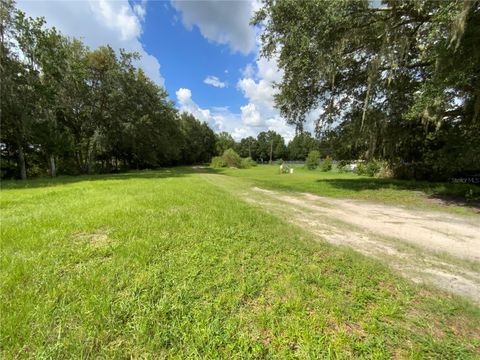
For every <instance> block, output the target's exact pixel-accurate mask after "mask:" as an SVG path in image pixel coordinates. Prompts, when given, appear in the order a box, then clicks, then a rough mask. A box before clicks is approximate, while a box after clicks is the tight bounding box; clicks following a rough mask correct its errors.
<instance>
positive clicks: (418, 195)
mask: <svg viewBox="0 0 480 360" xmlns="http://www.w3.org/2000/svg"><path fill="white" fill-rule="evenodd" d="M221 172H222V173H223V174H226V175H230V176H235V177H239V178H242V179H244V180H247V181H249V182H250V183H251V184H252V185H256V186H259V187H264V188H268V189H279V190H286V191H302V192H310V193H313V194H317V195H320V196H327V197H338V198H351V199H361V200H368V201H375V202H382V203H387V204H395V205H405V206H409V207H416V208H419V207H420V208H426V209H434V210H446V211H451V212H457V213H466V214H469V213H473V212H476V210H475V209H472V205H475V206H474V207H477V209H478V207H479V203H480V187H479V186H475V185H468V184H450V183H431V182H426V181H406V180H394V179H385V178H372V177H367V176H358V175H356V174H353V173H339V172H336V171H330V172H321V171H320V170H314V171H310V170H306V169H304V168H303V167H301V166H296V167H294V174H279V171H278V166H276V165H274V166H273V165H262V166H257V167H255V168H251V169H233V168H231V169H223V170H221ZM465 200H470V202H469V201H465ZM445 204H448V206H445Z"/></svg>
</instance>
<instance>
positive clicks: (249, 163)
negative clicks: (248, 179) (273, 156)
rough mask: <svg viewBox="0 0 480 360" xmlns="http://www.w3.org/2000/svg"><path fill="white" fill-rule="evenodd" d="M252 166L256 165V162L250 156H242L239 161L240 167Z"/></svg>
mask: <svg viewBox="0 0 480 360" xmlns="http://www.w3.org/2000/svg"><path fill="white" fill-rule="evenodd" d="M252 166H257V163H256V162H255V161H254V160H253V159H252V158H251V157H246V158H243V159H242V161H241V163H240V167H241V168H242V169H248V168H251V167H252Z"/></svg>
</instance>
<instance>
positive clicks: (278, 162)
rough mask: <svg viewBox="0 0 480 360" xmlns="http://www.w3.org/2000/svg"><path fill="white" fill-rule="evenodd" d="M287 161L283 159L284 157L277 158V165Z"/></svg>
mask: <svg viewBox="0 0 480 360" xmlns="http://www.w3.org/2000/svg"><path fill="white" fill-rule="evenodd" d="M284 163H285V161H283V159H278V160H277V165H278V166H280V165H283V164H284Z"/></svg>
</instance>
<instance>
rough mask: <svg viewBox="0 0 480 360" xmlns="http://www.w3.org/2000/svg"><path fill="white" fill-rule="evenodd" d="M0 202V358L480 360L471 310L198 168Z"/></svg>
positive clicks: (89, 181) (33, 186)
mask: <svg viewBox="0 0 480 360" xmlns="http://www.w3.org/2000/svg"><path fill="white" fill-rule="evenodd" d="M266 169H267V168H259V169H255V170H252V174H257V172H258V174H259V176H260V175H261V174H262V172H265V171H267V170H266ZM241 174H244V175H245V174H246V172H245V173H243V172H242V173H241ZM245 176H246V175H245ZM252 176H253V175H252ZM265 181H266V180H265ZM275 181H276V180H275ZM282 181H284V180H282ZM0 196H1V198H0V205H1V263H0V265H1V267H0V284H1V285H0V286H1V289H0V290H1V291H0V296H1V298H0V300H1V301H0V306H1V307H0V310H1V312H0V314H1V326H0V336H1V338H0V344H1V345H0V346H1V353H0V357H1V358H2V359H9V358H32V357H38V358H80V357H85V358H87V357H102V358H129V357H133V358H162V357H164V358H208V359H210V358H247V357H257V358H273V357H276V358H293V357H298V358H345V359H347V358H352V357H365V358H372V357H375V358H391V357H400V358H403V357H413V358H422V357H429V358H452V359H453V358H455V359H459V358H476V357H478V356H480V335H479V333H478V329H479V328H480V310H479V308H478V307H475V306H473V305H471V304H469V303H467V302H465V301H463V300H461V299H459V298H456V297H452V296H449V295H446V294H444V293H441V292H438V291H436V290H433V289H428V288H424V287H422V288H420V287H417V286H414V285H412V284H410V283H409V282H408V281H406V280H404V279H402V278H400V277H398V276H396V275H394V274H393V273H392V272H391V271H389V270H388V269H387V268H385V267H384V266H382V265H381V264H380V263H379V262H376V261H373V260H370V259H367V258H365V257H363V256H361V255H359V254H357V253H354V252H353V251H348V250H345V249H340V248H336V247H333V246H330V245H328V244H326V243H321V242H318V241H315V240H314V239H313V238H312V237H310V235H309V234H307V233H306V232H303V231H302V230H301V229H300V228H298V227H295V226H293V225H288V224H285V222H284V221H282V220H281V219H279V218H276V217H274V216H272V215H269V214H267V213H266V212H263V211H261V210H260V209H259V208H257V207H255V206H252V205H248V204H247V203H245V202H243V201H241V200H240V199H239V198H236V197H234V196H233V195H231V194H230V193H229V192H227V191H225V190H222V189H221V188H219V187H217V186H216V185H215V182H214V181H212V179H211V178H208V177H207V176H205V174H203V173H201V172H198V171H197V170H195V169H188V168H183V169H171V170H164V171H155V172H138V173H129V174H120V175H111V176H96V177H77V178H73V177H72V178H69V177H65V178H59V179H56V180H48V179H39V180H33V181H28V182H26V183H21V182H10V183H4V184H2V190H1V193H0Z"/></svg>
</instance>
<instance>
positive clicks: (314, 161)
mask: <svg viewBox="0 0 480 360" xmlns="http://www.w3.org/2000/svg"><path fill="white" fill-rule="evenodd" d="M319 163H320V152H319V151H318V150H312V151H310V152H309V153H308V156H307V159H306V160H305V166H306V168H307V169H308V170H315V169H316V168H317V167H318V165H319Z"/></svg>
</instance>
